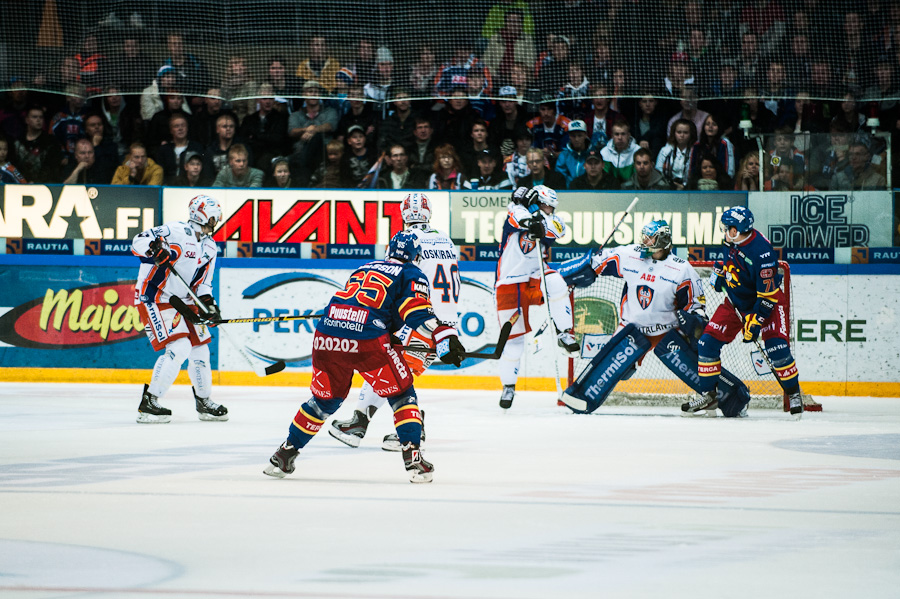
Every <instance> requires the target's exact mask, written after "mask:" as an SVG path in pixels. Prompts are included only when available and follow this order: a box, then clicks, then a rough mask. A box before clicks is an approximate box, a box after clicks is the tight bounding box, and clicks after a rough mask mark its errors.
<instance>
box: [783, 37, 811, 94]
mask: <svg viewBox="0 0 900 599" xmlns="http://www.w3.org/2000/svg"><path fill="white" fill-rule="evenodd" d="M812 60H813V59H812V56H811V55H810V53H809V38H808V37H807V36H806V34H805V33H794V34H793V35H792V36H791V52H790V58H789V60H788V61H787V64H786V68H787V76H788V86H789V87H791V88H792V89H801V88H805V87H806V86H807V85H809V76H810V72H811V71H812Z"/></svg>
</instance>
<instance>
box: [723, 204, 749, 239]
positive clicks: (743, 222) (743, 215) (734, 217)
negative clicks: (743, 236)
mask: <svg viewBox="0 0 900 599" xmlns="http://www.w3.org/2000/svg"><path fill="white" fill-rule="evenodd" d="M719 223H720V224H719V228H720V229H721V230H722V232H723V233H724V232H725V231H727V230H728V229H730V228H731V227H734V228H735V229H737V231H738V233H746V232H747V231H749V230H750V229H752V228H753V213H752V212H750V210H749V209H747V208H744V207H743V206H733V207H731V208H729V209H728V210H726V211H725V212H723V213H722V219H721V220H720V221H719Z"/></svg>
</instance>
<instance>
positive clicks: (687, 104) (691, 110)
mask: <svg viewBox="0 0 900 599" xmlns="http://www.w3.org/2000/svg"><path fill="white" fill-rule="evenodd" d="M683 93H684V98H682V100H681V111H680V112H678V113H676V114H675V116H673V117H672V118H670V119H669V127H668V131H667V132H669V133H671V132H672V125H674V124H675V121H677V120H678V119H688V120H689V121H693V122H694V126H695V127H697V131H701V130H702V129H703V123H705V122H706V117H708V116H709V113H708V112H706V111H703V110H698V109H697V90H696V88H694V87H693V86H691V85H688V86H685V88H684V92H683Z"/></svg>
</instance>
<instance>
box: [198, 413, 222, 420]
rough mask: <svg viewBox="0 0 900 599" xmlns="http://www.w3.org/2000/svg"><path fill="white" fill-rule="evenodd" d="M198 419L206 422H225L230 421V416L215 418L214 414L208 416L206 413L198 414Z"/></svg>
mask: <svg viewBox="0 0 900 599" xmlns="http://www.w3.org/2000/svg"><path fill="white" fill-rule="evenodd" d="M197 418H199V419H200V420H203V421H204V422H225V421H227V420H228V414H222V415H221V416H214V415H213V414H207V413H205V412H197Z"/></svg>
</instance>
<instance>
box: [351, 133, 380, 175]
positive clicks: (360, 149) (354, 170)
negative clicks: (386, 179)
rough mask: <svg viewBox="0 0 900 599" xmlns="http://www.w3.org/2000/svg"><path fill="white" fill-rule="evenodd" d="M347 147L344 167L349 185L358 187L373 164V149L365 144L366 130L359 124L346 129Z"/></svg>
mask: <svg viewBox="0 0 900 599" xmlns="http://www.w3.org/2000/svg"><path fill="white" fill-rule="evenodd" d="M345 143H346V146H347V149H346V151H345V152H344V164H345V169H346V171H347V172H349V174H350V184H351V185H350V186H351V187H359V186H360V185H361V184H362V182H363V179H364V178H365V176H366V175H367V174H368V173H369V169H371V168H372V166H373V165H374V164H375V161H376V160H377V156H375V151H374V150H372V149H371V148H369V147H368V146H367V145H366V132H365V130H364V129H363V128H362V127H360V126H359V125H353V126H352V127H350V128H349V129H348V130H347V139H346V140H345Z"/></svg>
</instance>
